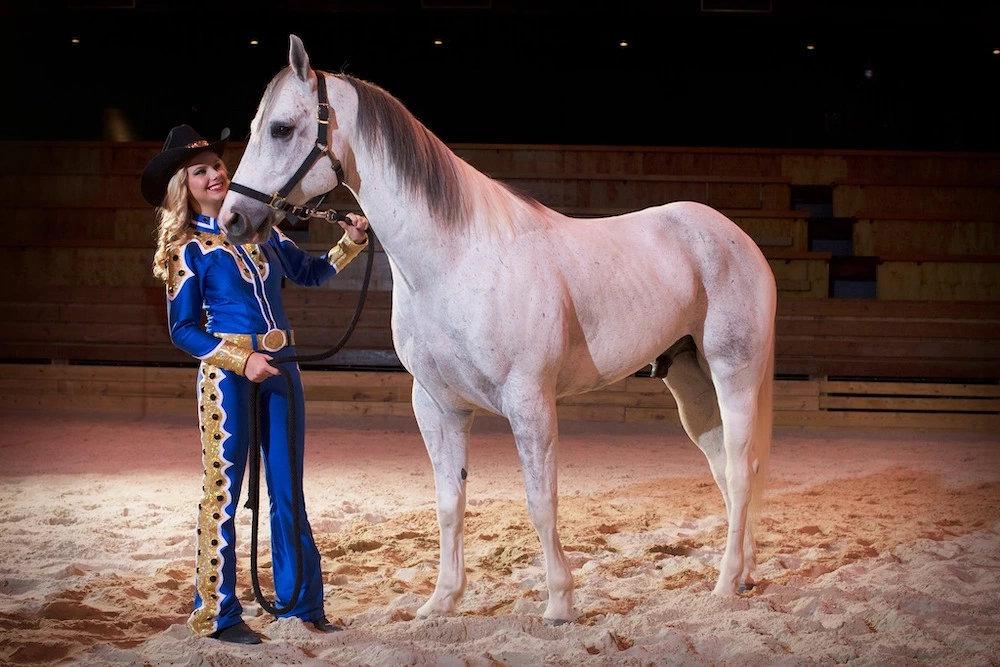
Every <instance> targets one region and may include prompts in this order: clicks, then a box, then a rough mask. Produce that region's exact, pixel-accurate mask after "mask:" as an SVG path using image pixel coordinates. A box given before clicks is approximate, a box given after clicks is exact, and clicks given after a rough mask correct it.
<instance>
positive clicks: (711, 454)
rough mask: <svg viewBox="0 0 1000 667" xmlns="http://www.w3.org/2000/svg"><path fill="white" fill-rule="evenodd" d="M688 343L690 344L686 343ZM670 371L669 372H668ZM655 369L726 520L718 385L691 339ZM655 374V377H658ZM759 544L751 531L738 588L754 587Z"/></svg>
mask: <svg viewBox="0 0 1000 667" xmlns="http://www.w3.org/2000/svg"><path fill="white" fill-rule="evenodd" d="M685 340H687V342H685ZM668 369H669V370H668ZM654 370H658V371H659V373H660V374H662V375H659V376H660V377H663V376H664V375H665V377H663V381H664V383H665V384H666V385H667V388H668V389H669V390H670V393H671V394H673V396H674V400H675V401H676V402H677V409H678V412H679V413H680V418H681V424H682V425H683V426H684V431H685V432H686V433H687V434H688V437H689V438H691V441H692V442H694V444H696V445H697V446H698V448H699V449H700V450H701V451H702V452H703V453H704V454H705V458H707V459H708V466H709V468H710V469H711V471H712V477H714V478H715V483H716V485H717V486H718V487H719V491H721V492H722V501H723V503H724V504H725V508H726V518H727V521H729V520H730V517H731V509H730V506H731V503H730V500H729V486H728V484H727V482H726V446H725V438H724V437H723V424H722V415H721V413H720V411H719V399H718V397H717V395H716V392H715V385H714V384H713V383H712V379H711V377H710V376H709V374H708V372H707V364H705V362H704V359H699V355H698V350H697V348H696V347H695V345H694V342H693V340H691V339H690V337H685V338H684V339H681V341H678V343H676V344H675V345H673V346H672V347H671V348H670V350H667V352H664V353H663V354H662V355H660V357H659V358H658V359H657V365H656V366H655V367H654ZM655 375H656V374H654V376H655ZM756 551H757V548H756V544H755V542H754V539H753V535H752V534H751V532H750V531H749V530H747V531H746V532H745V535H744V541H743V559H744V565H743V568H742V572H741V576H740V582H739V584H738V585H739V586H740V587H741V589H742V588H743V587H750V586H753V580H752V578H751V574H752V571H753V568H754V565H755V561H756Z"/></svg>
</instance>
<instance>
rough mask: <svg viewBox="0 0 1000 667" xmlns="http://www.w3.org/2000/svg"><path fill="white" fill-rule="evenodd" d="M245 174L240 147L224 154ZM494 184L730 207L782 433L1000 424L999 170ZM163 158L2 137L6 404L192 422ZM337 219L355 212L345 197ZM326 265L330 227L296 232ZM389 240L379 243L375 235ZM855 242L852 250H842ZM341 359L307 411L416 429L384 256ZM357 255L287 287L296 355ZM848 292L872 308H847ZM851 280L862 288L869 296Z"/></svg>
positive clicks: (939, 156) (629, 407) (559, 157)
mask: <svg viewBox="0 0 1000 667" xmlns="http://www.w3.org/2000/svg"><path fill="white" fill-rule="evenodd" d="M231 146H232V148H231V150H230V151H229V153H228V154H227V160H228V162H229V163H230V166H231V167H232V168H235V166H236V164H237V163H238V159H239V157H240V153H241V150H242V146H241V145H240V144H235V145H231ZM451 148H452V149H453V150H454V151H455V152H456V153H457V154H458V155H459V156H460V157H462V158H463V159H465V160H466V161H468V162H469V163H471V164H472V165H474V166H476V167H477V168H479V169H480V170H482V171H484V172H485V173H487V174H489V175H490V176H492V177H493V178H497V179H499V180H503V181H505V182H508V183H510V184H511V185H513V186H515V187H517V188H518V189H520V190H522V191H525V192H527V193H528V194H530V195H532V196H534V197H536V198H538V199H539V200H540V201H541V202H542V203H544V204H546V205H548V206H550V207H552V208H555V209H557V210H560V211H562V212H564V213H566V214H568V215H574V216H581V217H592V216H608V215H614V214H617V213H621V212H625V211H630V210H635V209H639V208H643V207H646V206H650V205H655V204H659V203H664V202H667V201H675V200H682V199H687V200H695V201H701V202H704V203H706V204H709V205H711V206H714V207H715V208H718V209H720V210H721V211H723V212H724V213H726V214H727V215H728V216H729V217H730V218H732V219H733V220H734V221H735V222H736V223H737V224H739V225H740V226H741V227H742V228H743V229H744V230H745V231H746V232H747V233H748V234H749V235H750V236H751V237H752V238H753V239H754V240H755V241H756V242H757V244H758V245H759V246H760V247H761V249H762V250H763V252H764V254H765V256H766V257H767V258H768V261H769V263H770V265H771V267H772V270H773V271H774V274H775V277H776V280H777V284H778V290H779V306H778V322H777V327H778V340H777V368H776V372H777V377H778V380H777V384H776V399H775V401H776V423H778V424H786V425H808V424H818V425H848V426H849V425H875V426H878V425H887V426H890V425H901V426H924V427H937V428H975V429H993V428H996V427H997V426H1000V391H998V381H1000V351H998V350H1000V346H998V345H997V343H998V338H1000V336H998V331H1000V327H998V324H1000V322H998V319H1000V314H998V313H1000V310H998V308H997V306H998V304H1000V271H998V268H1000V265H998V259H1000V250H998V245H997V228H998V225H1000V190H998V187H1000V155H996V154H958V153H916V152H901V153H890V152H876V151H804V150H770V149H725V148H660V147H628V146H625V147H595V146H540V145H478V144H475V145H474V144H461V145H454V146H451ZM158 150H159V145H158V144H152V143H28V142H23V143H22V142H10V143H6V144H4V145H3V151H2V153H0V205H2V209H0V210H2V213H0V216H2V217H0V220H2V224H3V229H4V234H3V235H2V237H0V280H2V283H3V285H4V286H5V290H4V296H3V303H2V304H0V305H2V307H3V309H4V313H5V324H4V326H3V327H2V330H0V349H2V352H0V405H11V406H18V407H25V408H27V407H31V408H40V409H46V408H51V407H53V406H57V405H72V406H76V407H79V408H83V409H85V408H87V407H88V406H90V407H108V408H112V407H114V408H119V409H126V410H148V409H155V410H163V409H171V410H183V409H186V408H185V406H187V407H190V405H191V402H192V401H193V391H194V389H193V382H192V379H191V373H192V372H193V371H192V369H193V363H192V361H191V359H190V358H188V357H186V355H184V354H183V353H181V352H179V351H178V350H176V349H175V348H174V347H173V346H172V345H171V344H170V341H169V339H168V337H167V332H166V315H165V307H164V299H163V294H162V289H161V288H160V287H159V286H158V285H157V284H156V282H155V280H154V279H153V278H152V276H151V274H150V272H149V262H150V258H151V254H152V250H153V245H154V244H153V226H154V222H153V216H152V211H151V210H150V209H149V207H148V206H147V205H146V204H145V203H144V202H143V201H142V199H141V197H140V196H139V191H138V180H139V173H140V171H141V169H142V167H143V166H144V165H145V163H146V161H147V160H148V159H149V158H150V157H151V156H152V155H154V154H155V153H156V152H157V151H158ZM334 204H335V205H336V206H338V207H339V208H345V209H349V210H357V204H356V203H355V202H354V201H353V200H350V199H348V198H345V196H344V194H343V191H338V195H337V197H336V198H335V199H334ZM287 230H288V232H289V234H290V235H292V236H293V238H295V239H296V240H297V241H298V242H299V243H300V245H303V246H304V247H306V248H309V249H315V250H317V251H320V250H323V249H325V248H327V247H328V246H329V245H330V244H331V243H332V242H333V241H335V240H336V238H337V237H339V231H338V230H339V228H337V229H335V228H333V227H332V226H330V225H327V224H326V223H319V222H313V223H312V224H308V225H303V224H299V225H294V226H287ZM376 233H377V229H376ZM845 248H846V250H845ZM376 251H377V253H376V262H375V270H374V274H373V280H372V285H371V291H370V292H369V297H368V301H367V303H366V307H365V312H364V315H363V317H362V319H361V321H360V323H359V327H358V329H357V330H356V332H355V334H354V336H353V338H352V340H351V341H350V342H349V344H348V346H347V348H346V349H345V351H344V352H343V353H341V354H340V355H338V357H336V358H335V359H333V360H331V361H330V363H328V364H325V365H323V366H322V369H321V367H318V366H317V367H316V368H315V369H314V368H307V370H306V373H305V377H306V386H307V393H308V398H309V409H310V410H312V411H318V412H328V413H333V414H411V412H410V408H409V388H410V383H411V380H410V378H409V376H408V375H407V374H406V373H403V372H399V368H398V361H396V359H395V355H394V354H393V352H392V343H391V336H390V332H389V316H390V301H389V294H388V290H389V289H390V288H391V276H390V274H389V270H388V264H387V262H386V260H385V257H384V254H382V253H381V250H380V248H376ZM362 275H363V258H362V259H361V260H359V261H357V262H355V263H354V264H352V265H351V266H350V267H349V268H348V270H347V271H346V272H345V275H343V276H341V277H339V278H338V279H335V280H334V281H331V282H330V283H329V284H328V285H327V286H325V287H323V288H319V289H302V288H297V287H295V286H289V287H287V288H286V302H287V306H288V311H289V316H290V318H291V320H292V322H293V327H294V328H295V330H296V338H297V340H298V341H299V343H300V351H302V352H312V351H318V350H321V349H323V348H325V347H328V346H329V345H330V344H332V342H333V341H334V340H335V338H337V337H339V335H340V333H341V332H342V331H343V329H344V327H345V326H346V324H347V322H348V321H349V320H350V317H351V314H352V312H353V308H354V304H355V302H356V298H357V288H358V287H359V285H360V282H361V277H362ZM845 286H846V288H850V289H860V290H861V293H860V294H858V293H854V294H849V295H847V296H845V295H843V294H839V293H838V291H839V290H842V289H845ZM859 286H860V287H859ZM560 415H561V416H562V417H564V418H567V419H590V420H613V421H622V420H627V421H655V420H669V421H673V422H676V421H677V419H678V418H677V411H676V406H675V405H674V404H673V401H672V399H671V397H670V395H669V393H668V392H666V391H665V389H664V387H663V384H662V383H661V382H659V381H657V380H651V379H649V378H644V377H640V376H636V377H630V378H628V379H626V380H623V381H622V382H620V383H618V384H616V385H614V386H612V387H609V388H607V389H605V390H602V391H599V392H592V393H590V394H586V395H583V396H579V397H574V398H569V399H564V400H563V401H561V402H560Z"/></svg>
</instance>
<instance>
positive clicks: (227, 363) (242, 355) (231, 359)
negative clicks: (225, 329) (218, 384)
mask: <svg viewBox="0 0 1000 667" xmlns="http://www.w3.org/2000/svg"><path fill="white" fill-rule="evenodd" d="M251 354H253V350H251V349H248V348H245V347H240V346H239V345H236V344H235V343H230V342H229V341H224V342H223V343H222V347H220V348H219V349H218V350H217V351H216V352H215V354H213V355H212V356H211V357H209V358H207V359H204V362H205V363H206V364H211V365H213V366H218V367H219V368H221V369H223V370H227V371H233V372H234V373H237V374H239V375H245V371H246V367H247V359H249V358H250V355H251Z"/></svg>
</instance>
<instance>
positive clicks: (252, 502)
mask: <svg viewBox="0 0 1000 667" xmlns="http://www.w3.org/2000/svg"><path fill="white" fill-rule="evenodd" d="M374 262H375V237H374V235H373V233H372V230H371V227H369V228H368V249H367V258H366V262H365V277H364V280H363V282H362V283H361V292H360V294H359V295H358V303H357V306H355V308H354V316H353V317H352V318H351V322H350V324H348V325H347V329H345V330H344V334H343V335H342V336H341V337H340V340H339V341H337V343H336V344H335V345H334V346H333V347H331V348H330V349H329V350H325V351H323V352H319V353H317V354H311V355H295V356H291V357H284V358H281V359H274V360H273V362H274V363H276V364H289V363H293V362H295V363H297V362H300V361H322V360H324V359H327V358H329V357H332V356H333V355H335V354H336V353H337V352H339V351H340V350H341V348H343V347H344V345H345V344H346V343H347V341H348V339H350V337H351V334H353V333H354V328H355V327H356V326H357V324H358V320H360V319H361V312H362V310H363V309H364V305H365V299H366V298H367V296H368V285H369V283H370V281H371V275H372V265H373V264H374ZM277 368H278V370H279V371H280V372H281V374H282V376H284V378H285V386H286V387H287V388H288V398H289V400H288V423H287V437H288V462H289V470H290V472H291V474H292V476H293V478H292V479H291V480H289V482H290V483H291V489H292V512H293V519H292V526H293V530H294V532H295V536H294V537H295V588H294V590H295V592H294V594H293V595H292V597H291V598H290V599H289V601H288V602H287V603H285V604H284V605H282V606H280V607H279V606H277V604H278V601H277V587H275V601H274V603H273V604H272V603H271V602H269V601H268V600H267V598H265V597H264V593H263V592H262V591H261V588H260V576H259V574H258V570H259V568H258V565H257V554H258V539H257V534H258V524H259V519H260V459H261V453H260V448H261V440H260V411H261V406H260V384H259V383H257V382H251V383H250V405H249V407H250V417H249V418H250V447H249V454H248V466H249V468H250V471H249V479H248V480H247V502H246V505H245V507H246V508H247V509H249V510H250V513H251V515H252V520H251V530H250V580H251V582H252V583H253V594H254V597H255V598H256V599H257V602H258V603H259V604H260V606H261V607H262V608H263V609H264V611H266V612H267V613H269V614H271V615H272V616H275V617H278V616H281V615H282V614H287V613H288V612H290V611H291V610H292V609H294V608H295V605H296V604H298V602H299V598H300V597H301V593H302V539H301V527H302V524H301V520H300V518H299V517H300V515H301V514H302V505H303V501H302V488H301V486H300V485H299V484H298V483H296V480H295V479H294V477H295V473H296V471H297V470H298V464H297V461H296V455H295V440H296V435H297V434H296V432H295V423H296V422H295V418H296V416H297V415H296V412H295V400H294V387H293V384H292V375H291V371H289V370H288V369H287V368H285V367H283V366H280V365H279V366H278V367H277ZM272 568H273V566H272Z"/></svg>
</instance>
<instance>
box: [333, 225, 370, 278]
mask: <svg viewBox="0 0 1000 667" xmlns="http://www.w3.org/2000/svg"><path fill="white" fill-rule="evenodd" d="M367 247H368V239H367V237H366V238H365V242H364V243H355V242H354V241H352V240H351V237H350V236H348V235H347V232H344V235H343V236H341V237H340V240H339V241H337V245H335V246H333V247H332V248H330V251H329V252H327V253H326V261H327V262H329V263H330V265H331V266H333V267H334V268H335V269H337V273H340V272H341V271H343V270H344V267H345V266H347V265H348V264H350V263H351V260H353V259H354V258H355V257H357V256H358V255H360V254H361V251H362V250H364V249H365V248H367Z"/></svg>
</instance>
